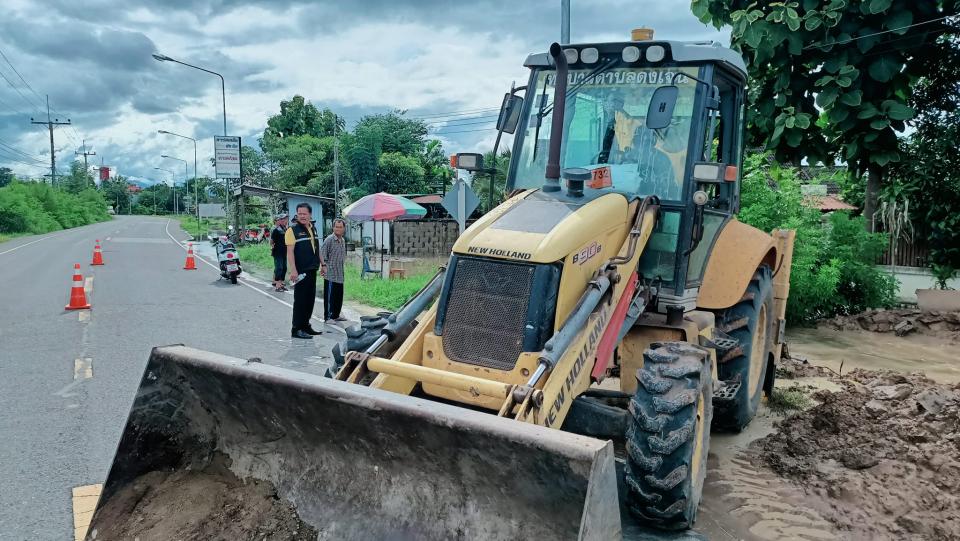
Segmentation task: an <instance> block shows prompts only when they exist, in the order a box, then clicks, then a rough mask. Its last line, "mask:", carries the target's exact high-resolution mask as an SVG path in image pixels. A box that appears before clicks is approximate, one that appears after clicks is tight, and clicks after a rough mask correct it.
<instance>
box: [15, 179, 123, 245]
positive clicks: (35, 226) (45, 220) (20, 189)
mask: <svg viewBox="0 0 960 541" xmlns="http://www.w3.org/2000/svg"><path fill="white" fill-rule="evenodd" d="M108 219H110V216H109V215H108V214H107V205H106V203H105V202H104V200H103V197H101V195H100V193H99V192H97V191H96V190H92V189H91V190H84V191H82V192H80V193H77V194H72V193H69V192H65V191H60V190H55V189H53V188H52V187H50V186H49V185H47V184H42V183H37V182H26V183H23V182H12V183H10V184H9V185H7V186H4V187H3V188H0V232H2V233H32V234H40V233H49V232H50V231H57V230H60V229H66V228H70V227H77V226H80V225H86V224H89V223H93V222H100V221H104V220H108Z"/></svg>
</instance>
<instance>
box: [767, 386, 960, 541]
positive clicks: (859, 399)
mask: <svg viewBox="0 0 960 541" xmlns="http://www.w3.org/2000/svg"><path fill="white" fill-rule="evenodd" d="M840 381H841V383H842V385H843V386H844V390H843V391H839V392H830V391H819V392H817V393H815V394H814V395H813V398H814V400H816V401H817V402H818V405H816V406H814V407H813V408H811V409H809V410H806V411H804V412H801V413H798V414H796V415H794V416H792V417H788V418H787V419H785V420H783V421H781V422H780V423H779V425H778V430H777V432H775V433H773V434H771V435H769V436H767V437H765V438H763V439H760V440H757V441H756V442H754V444H753V446H752V447H751V450H750V454H751V455H754V456H755V457H756V458H758V459H759V460H760V461H761V462H763V463H764V464H766V465H767V466H769V467H770V468H771V469H773V470H774V471H775V472H776V473H778V474H779V475H781V476H783V477H787V478H790V479H795V480H797V481H798V482H799V483H800V484H801V485H802V486H803V487H804V488H805V489H806V490H807V492H808V493H810V494H812V495H815V496H816V497H814V498H810V501H811V503H812V505H813V506H814V507H816V509H817V511H818V512H820V513H821V514H822V515H823V516H824V517H826V518H827V519H828V520H830V521H832V522H834V523H835V524H837V525H838V526H839V527H840V528H841V529H843V530H847V531H849V532H850V533H851V536H852V537H854V538H857V539H860V538H863V539H906V538H909V539H960V384H953V385H945V384H938V383H935V382H933V381H932V380H929V379H927V378H925V377H924V376H922V375H919V374H910V375H903V374H898V373H894V372H874V371H866V370H861V369H857V370H854V371H852V372H851V373H850V374H849V375H847V376H846V377H845V378H843V379H842V380H840Z"/></svg>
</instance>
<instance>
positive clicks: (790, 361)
mask: <svg viewBox="0 0 960 541" xmlns="http://www.w3.org/2000/svg"><path fill="white" fill-rule="evenodd" d="M835 375H837V374H836V373H834V372H833V371H832V370H830V369H829V368H826V367H823V366H817V365H814V364H810V361H808V360H807V359H805V358H803V357H798V356H796V355H792V354H791V353H790V347H789V346H788V344H784V345H783V351H782V352H781V354H780V362H778V363H777V379H797V378H816V377H830V376H835Z"/></svg>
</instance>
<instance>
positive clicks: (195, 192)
mask: <svg viewBox="0 0 960 541" xmlns="http://www.w3.org/2000/svg"><path fill="white" fill-rule="evenodd" d="M157 133H162V134H166V135H173V136H174V137H182V138H184V139H189V140H191V141H193V206H194V209H193V210H194V211H196V213H197V236H198V237H199V235H200V190H199V188H197V185H198V184H199V181H198V180H197V140H196V139H194V138H193V137H187V136H186V135H180V134H179V133H173V132H172V131H167V130H157ZM184 187H186V181H184Z"/></svg>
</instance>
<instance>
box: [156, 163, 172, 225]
mask: <svg viewBox="0 0 960 541" xmlns="http://www.w3.org/2000/svg"><path fill="white" fill-rule="evenodd" d="M154 169H156V170H157V171H166V172H167V173H170V178H171V180H173V179H174V178H176V177H175V176H174V175H176V173H174V172H173V171H171V170H169V169H164V168H162V167H154ZM173 183H174V184H176V183H177V182H176V180H174V182H173ZM173 201H174V202H176V201H177V192H173ZM153 215H154V216H156V215H157V191H156V190H154V191H153Z"/></svg>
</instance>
